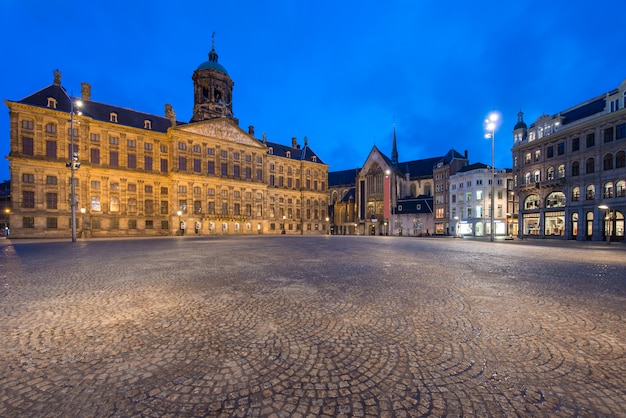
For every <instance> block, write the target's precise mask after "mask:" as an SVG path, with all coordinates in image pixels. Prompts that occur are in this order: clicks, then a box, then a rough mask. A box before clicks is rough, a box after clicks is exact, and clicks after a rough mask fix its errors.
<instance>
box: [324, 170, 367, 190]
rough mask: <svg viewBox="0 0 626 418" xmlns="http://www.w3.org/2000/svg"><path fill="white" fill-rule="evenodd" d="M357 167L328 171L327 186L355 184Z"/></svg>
mask: <svg viewBox="0 0 626 418" xmlns="http://www.w3.org/2000/svg"><path fill="white" fill-rule="evenodd" d="M358 171H359V169H358V168H353V169H350V170H341V171H329V172H328V187H339V186H352V185H355V184H356V175H357V172H358Z"/></svg>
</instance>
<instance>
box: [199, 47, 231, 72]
mask: <svg viewBox="0 0 626 418" xmlns="http://www.w3.org/2000/svg"><path fill="white" fill-rule="evenodd" d="M197 69H198V70H215V71H219V72H220V73H224V74H226V75H228V71H226V68H224V66H223V65H222V64H220V63H218V62H217V52H215V49H212V50H211V52H209V60H208V61H206V62H203V63H202V64H200V65H198V68H197Z"/></svg>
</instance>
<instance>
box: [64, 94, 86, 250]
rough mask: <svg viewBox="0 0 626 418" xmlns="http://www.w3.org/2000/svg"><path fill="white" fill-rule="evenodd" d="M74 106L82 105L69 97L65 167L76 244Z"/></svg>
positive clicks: (76, 154)
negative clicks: (68, 180)
mask: <svg viewBox="0 0 626 418" xmlns="http://www.w3.org/2000/svg"><path fill="white" fill-rule="evenodd" d="M74 105H76V106H77V107H81V106H82V105H83V103H82V102H81V101H80V100H77V101H76V103H74V97H73V96H71V97H70V162H69V163H65V166H66V167H68V168H69V169H70V208H71V210H72V242H76V184H75V181H74V172H75V171H76V170H78V169H79V168H80V163H79V162H78V153H77V152H75V151H74Z"/></svg>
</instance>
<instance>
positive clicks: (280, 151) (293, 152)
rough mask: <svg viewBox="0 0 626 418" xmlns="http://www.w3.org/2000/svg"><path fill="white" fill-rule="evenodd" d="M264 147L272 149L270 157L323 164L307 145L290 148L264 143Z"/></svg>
mask: <svg viewBox="0 0 626 418" xmlns="http://www.w3.org/2000/svg"><path fill="white" fill-rule="evenodd" d="M265 145H266V146H268V147H271V148H272V149H273V153H272V155H276V156H278V157H285V158H290V159H292V160H305V161H310V162H317V163H319V164H324V162H323V161H322V159H321V158H320V157H319V156H318V155H317V154H316V153H315V152H314V151H313V150H312V149H311V147H309V146H308V145H305V146H303V147H302V148H299V147H290V146H287V145H282V144H279V143H277V142H270V141H266V142H265ZM287 152H289V153H290V157H287V155H288V154H287ZM313 157H316V159H317V160H316V161H313Z"/></svg>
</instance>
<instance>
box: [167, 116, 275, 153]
mask: <svg viewBox="0 0 626 418" xmlns="http://www.w3.org/2000/svg"><path fill="white" fill-rule="evenodd" d="M177 129H180V130H181V131H184V132H189V133H193V134H197V135H202V136H208V137H211V138H217V139H222V140H225V141H230V142H235V143H237V144H243V145H249V146H254V147H258V148H263V145H262V144H261V143H260V142H259V141H257V140H255V139H254V138H252V137H251V136H250V135H248V134H247V133H245V132H244V131H243V130H241V128H239V127H237V126H235V125H233V124H232V123H230V122H228V121H227V120H224V119H216V120H209V121H202V122H196V123H190V124H188V125H182V126H177Z"/></svg>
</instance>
